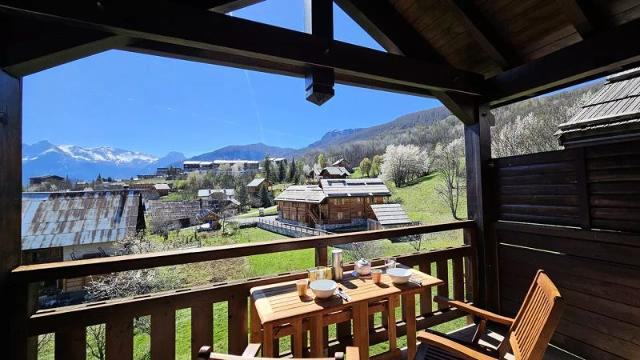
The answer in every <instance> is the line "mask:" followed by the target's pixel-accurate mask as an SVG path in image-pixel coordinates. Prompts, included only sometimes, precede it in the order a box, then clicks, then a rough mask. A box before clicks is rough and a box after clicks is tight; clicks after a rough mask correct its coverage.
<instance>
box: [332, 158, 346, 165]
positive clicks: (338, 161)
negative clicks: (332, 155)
mask: <svg viewBox="0 0 640 360" xmlns="http://www.w3.org/2000/svg"><path fill="white" fill-rule="evenodd" d="M343 161H345V160H344V159H338V160H337V161H334V162H333V164H331V165H333V166H340V163H342V162H343Z"/></svg>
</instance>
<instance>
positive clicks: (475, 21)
mask: <svg viewBox="0 0 640 360" xmlns="http://www.w3.org/2000/svg"><path fill="white" fill-rule="evenodd" d="M447 1H448V3H449V5H450V7H451V9H453V11H454V13H455V14H456V16H457V18H458V19H459V21H460V22H461V23H462V24H463V25H464V26H465V28H466V29H467V31H468V32H469V34H470V35H471V36H472V37H473V39H474V40H475V41H476V43H477V44H478V45H480V47H481V48H482V49H483V50H484V51H485V53H486V54H487V55H488V56H489V57H490V58H491V59H492V60H493V61H494V62H495V63H496V64H497V65H498V66H499V67H500V68H501V69H503V70H504V69H508V68H511V67H513V66H515V65H518V64H520V63H521V62H522V60H521V59H520V57H519V56H518V55H517V54H516V52H515V51H514V50H513V49H512V48H511V47H510V46H509V45H508V44H507V43H506V42H505V41H504V40H503V39H502V38H501V37H500V36H499V35H498V33H497V32H496V30H495V29H494V28H493V26H492V25H491V24H490V23H489V22H488V21H487V20H486V19H484V18H483V17H482V15H481V12H480V10H479V9H478V8H477V7H476V6H475V5H474V4H473V1H471V0H447Z"/></svg>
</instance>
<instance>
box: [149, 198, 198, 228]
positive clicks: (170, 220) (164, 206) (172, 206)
mask: <svg viewBox="0 0 640 360" xmlns="http://www.w3.org/2000/svg"><path fill="white" fill-rule="evenodd" d="M201 209H202V202H201V201H200V200H190V201H160V200H151V201H149V202H148V214H149V217H150V219H151V223H152V224H153V225H154V226H155V227H157V226H167V227H168V228H178V229H179V228H183V227H188V226H192V225H196V224H198V223H199V222H198V220H197V218H196V215H197V214H198V212H199V211H200V210H201Z"/></svg>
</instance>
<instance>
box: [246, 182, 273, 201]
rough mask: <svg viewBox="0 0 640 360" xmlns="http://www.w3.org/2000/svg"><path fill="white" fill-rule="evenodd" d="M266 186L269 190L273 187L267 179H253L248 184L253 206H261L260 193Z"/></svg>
mask: <svg viewBox="0 0 640 360" xmlns="http://www.w3.org/2000/svg"><path fill="white" fill-rule="evenodd" d="M265 186H266V187H267V190H269V187H270V186H271V183H270V182H269V181H268V180H266V179H265V178H256V179H253V180H251V182H249V183H248V184H247V193H248V194H249V201H250V202H251V204H253V206H260V192H261V191H262V188H263V187H265Z"/></svg>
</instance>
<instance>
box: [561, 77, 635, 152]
mask: <svg viewBox="0 0 640 360" xmlns="http://www.w3.org/2000/svg"><path fill="white" fill-rule="evenodd" d="M639 119H640V67H639V68H634V69H630V70H627V71H623V72H620V73H617V74H614V75H611V76H609V77H607V82H606V83H605V85H604V86H603V87H602V89H600V90H599V91H598V92H597V93H596V94H595V95H594V96H593V97H592V98H591V99H589V101H588V102H587V103H586V104H584V105H583V106H582V108H581V109H580V111H578V113H577V114H576V115H575V116H574V117H572V118H571V119H570V120H569V121H567V122H565V123H563V124H560V125H559V126H558V128H559V130H558V132H556V135H558V136H559V137H560V141H561V142H564V141H567V140H574V141H575V140H576V139H581V138H586V137H593V136H595V135H605V134H607V135H611V134H612V133H614V132H620V131H622V130H624V131H629V130H634V129H636V130H640V122H639V121H638V120H639Z"/></svg>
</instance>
